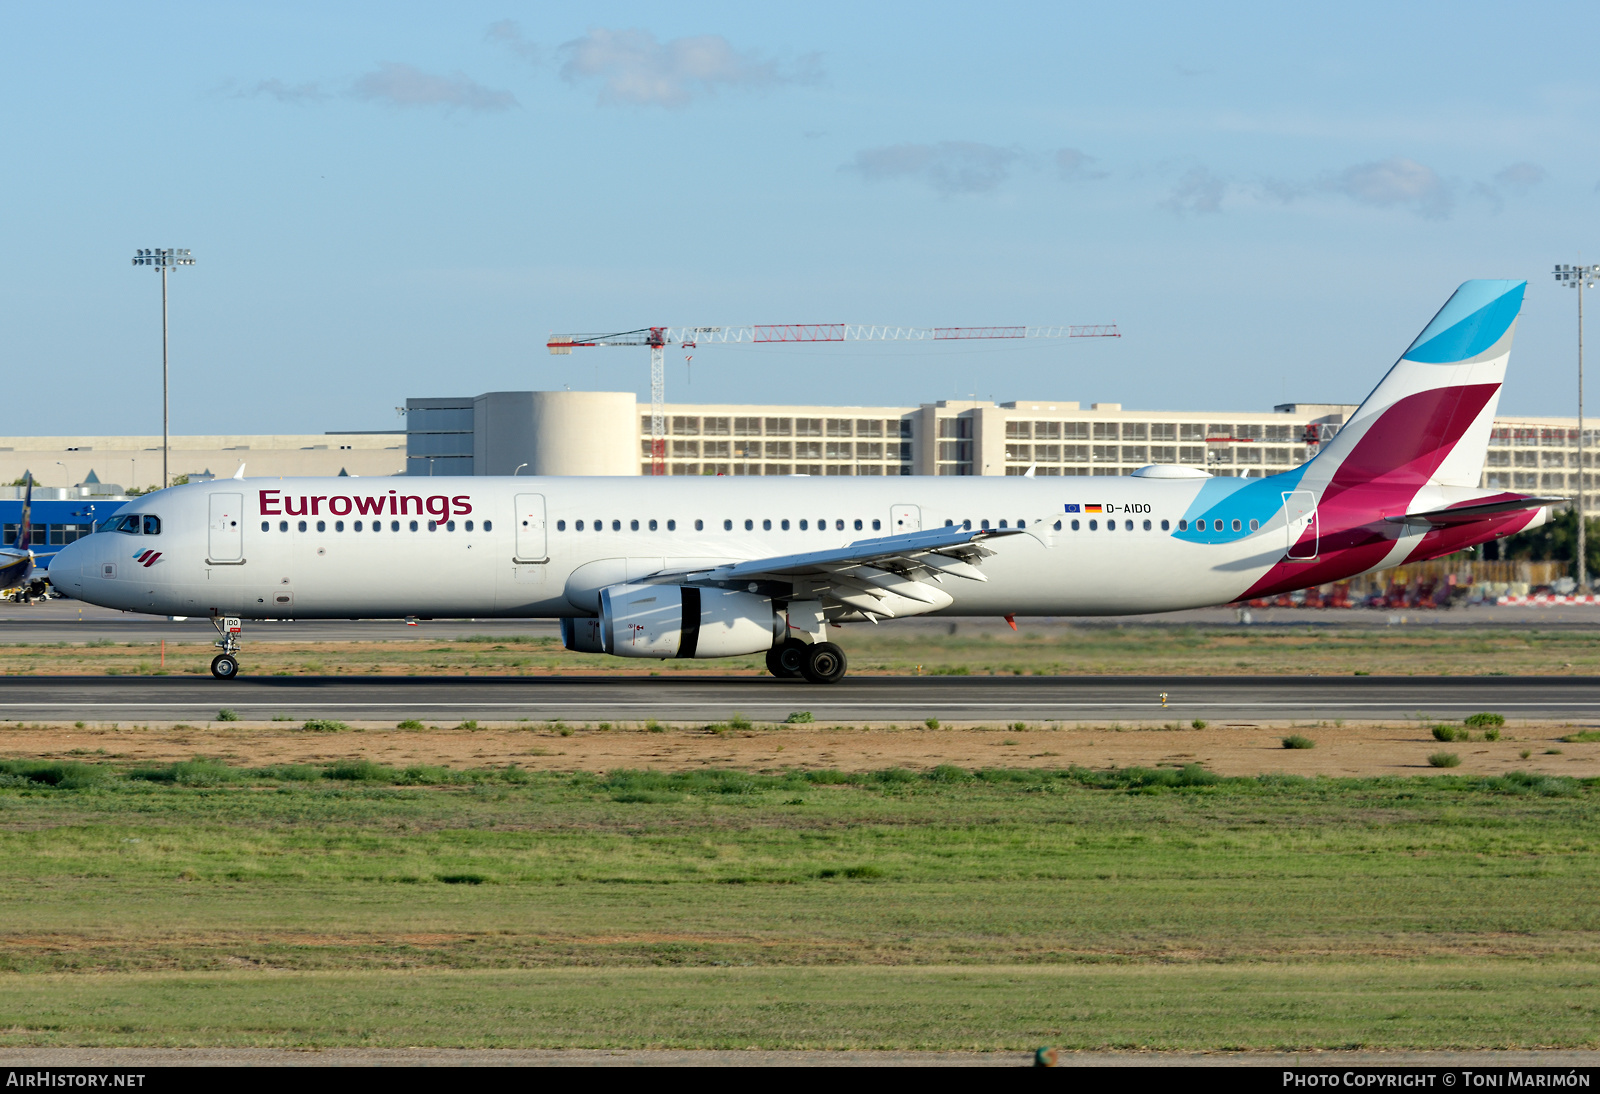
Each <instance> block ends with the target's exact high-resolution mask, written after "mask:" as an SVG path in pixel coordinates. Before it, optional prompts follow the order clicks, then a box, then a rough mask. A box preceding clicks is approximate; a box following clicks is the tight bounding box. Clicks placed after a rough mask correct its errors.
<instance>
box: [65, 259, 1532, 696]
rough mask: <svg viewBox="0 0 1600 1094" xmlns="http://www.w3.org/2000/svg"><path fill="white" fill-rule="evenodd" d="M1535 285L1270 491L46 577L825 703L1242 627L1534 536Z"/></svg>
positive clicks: (719, 499)
mask: <svg viewBox="0 0 1600 1094" xmlns="http://www.w3.org/2000/svg"><path fill="white" fill-rule="evenodd" d="M1525 284H1526V283H1525V282H1521V281H1469V282H1467V283H1466V284H1464V285H1462V286H1461V287H1460V288H1459V289H1457V290H1456V292H1455V293H1454V294H1453V295H1452V296H1451V298H1450V300H1449V302H1448V303H1446V304H1445V306H1444V308H1443V309H1442V310H1441V311H1440V312H1439V314H1438V315H1436V316H1435V317H1434V318H1433V321H1432V322H1431V323H1429V324H1428V326H1427V327H1426V329H1424V330H1423V332H1422V334H1421V335H1419V336H1418V337H1417V339H1416V341H1415V342H1413V343H1412V345H1411V348H1410V349H1408V350H1407V351H1406V352H1405V354H1404V355H1403V356H1402V357H1401V359H1400V360H1399V362H1398V363H1397V364H1395V366H1394V367H1393V368H1391V369H1390V370H1389V372H1388V374H1387V375H1385V376H1384V378H1383V380H1382V382H1380V383H1379V384H1378V387H1377V389H1376V390H1375V391H1373V393H1372V394H1371V395H1370V396H1368V398H1367V400H1366V402H1365V403H1363V404H1362V405H1361V407H1360V409H1359V410H1358V411H1357V412H1356V413H1355V415H1354V416H1353V417H1352V418H1351V420H1350V421H1349V422H1348V423H1347V424H1346V425H1345V426H1344V428H1343V429H1342V430H1341V431H1340V432H1339V433H1338V434H1337V435H1336V436H1335V437H1334V438H1333V439H1332V440H1331V441H1329V442H1328V443H1327V444H1326V445H1324V446H1323V447H1322V450H1321V451H1320V452H1319V453H1318V454H1317V456H1316V457H1315V458H1313V459H1312V460H1311V461H1309V462H1308V463H1306V464H1304V465H1302V466H1300V467H1298V468H1295V469H1294V470H1293V471H1289V472H1286V473H1284V474H1280V475H1274V476H1270V477H1267V478H1250V479H1247V478H1214V477H1211V476H1209V475H1207V474H1206V473H1205V472H1203V471H1199V470H1196V469H1191V468H1184V467H1172V466H1151V467H1146V468H1142V469H1141V470H1140V471H1138V472H1135V473H1134V474H1133V475H1132V476H1129V477H1122V478H1064V477H1052V478H1028V477H1011V478H1003V479H1002V478H947V477H938V478H903V477H898V478H890V477H885V478H826V479H823V478H806V477H799V476H796V477H789V478H781V479H780V478H743V477H738V478H728V477H715V478H702V477H694V478H690V477H682V478H672V477H668V478H543V479H541V478H487V477H485V478H425V479H424V478H392V479H350V478H337V479H270V480H266V479H251V480H242V481H241V480H237V479H233V480H221V481H213V482H205V483H197V484H193V485H188V486H180V487H175V488H172V489H169V490H163V491H160V492H159V493H155V494H150V495H146V496H145V497H142V498H137V499H135V500H134V501H132V502H130V503H128V504H127V505H125V506H124V507H123V508H122V509H121V510H120V511H119V512H118V514H117V515H116V516H115V517H114V518H112V519H111V520H110V521H108V522H107V523H106V524H105V526H104V527H103V528H101V529H100V531H99V533H98V534H96V535H92V536H88V537H85V538H84V539H81V540H79V541H78V542H76V543H73V544H70V545H68V546H67V547H65V548H64V549H62V551H61V552H60V553H59V554H58V555H57V556H56V557H55V559H54V560H53V561H52V562H51V564H50V570H49V574H50V580H51V583H52V584H53V585H55V586H56V587H57V588H58V589H60V590H61V591H63V592H64V593H66V594H67V595H69V596H72V597H76V598H78V599H81V600H85V601H88V602H90V603H93V604H100V605H104V606H106V607H111V608H121V609H125V610H128V611H135V612H148V613H151V614H157V615H207V616H210V617H211V618H212V620H213V622H214V623H215V625H216V626H217V628H218V630H219V632H220V633H221V640H220V641H219V642H218V643H217V645H218V646H220V647H221V649H222V652H221V653H220V654H218V655H217V657H216V659H215V660H214V661H213V662H212V672H213V673H214V674H215V675H216V676H218V677H222V678H228V677H232V676H234V675H235V673H237V671H238V660H237V653H238V649H239V644H240V636H241V632H242V627H241V624H240V620H242V619H319V618H399V617H410V616H415V617H420V618H431V617H441V618H442V617H467V616H475V617H492V616H498V617H503V618H560V619H561V620H562V634H563V636H564V638H565V640H566V644H567V646H568V647H569V648H571V649H575V650H584V651H604V652H606V653H609V654H615V655H617V656H621V657H643V658H668V657H698V658H706V657H728V656H738V655H748V654H752V653H765V654H766V655H767V666H768V668H769V669H770V670H771V671H772V673H773V675H774V676H778V677H804V678H805V679H807V680H810V681H812V682H813V683H830V682H833V681H835V680H838V679H840V678H841V677H842V676H843V675H844V672H845V655H844V652H843V651H842V650H841V649H840V648H839V647H838V646H837V645H836V644H835V643H832V642H829V641H827V635H828V629H829V627H830V626H832V625H835V624H843V623H851V622H865V621H871V622H874V623H876V622H878V621H879V620H888V619H897V618H901V617H904V616H911V615H925V614H930V613H940V614H943V615H952V616H956V615H959V616H974V615H986V616H995V615H1000V616H1017V615H1118V614H1127V613H1136V612H1160V611H1171V610H1175V609H1180V608H1191V607H1200V606H1204V605H1212V604H1226V603H1229V602H1232V601H1236V600H1241V599H1246V598H1250V597H1256V596H1270V595H1275V594H1277V593H1280V592H1285V591H1288V590H1291V589H1299V588H1305V587H1308V586H1312V585H1320V584H1324V583H1326V582H1331V581H1338V580H1342V579H1345V578H1348V577H1351V576H1353V575H1356V574H1361V573H1366V572H1369V571H1372V570H1378V569H1383V568H1386V567H1390V566H1396V565H1398V564H1400V563H1403V562H1408V561H1412V560H1416V559H1426V558H1434V557H1438V556H1440V555H1445V554H1449V553H1451V552H1453V551H1458V550H1461V549H1462V548H1464V547H1468V546H1471V545H1473V544H1477V543H1483V542H1485V541H1487V540H1490V539H1494V538H1498V537H1501V536H1506V535H1510V534H1512V533H1514V532H1520V531H1522V530H1524V529H1527V528H1532V527H1536V526H1537V525H1540V524H1542V523H1544V522H1545V521H1546V520H1547V519H1548V518H1549V512H1550V510H1549V506H1550V505H1552V504H1556V503H1558V502H1559V501H1560V500H1561V499H1557V498H1539V497H1530V496H1527V495H1523V494H1512V493H1506V492H1504V491H1496V490H1484V489H1480V488H1479V487H1478V477H1479V471H1480V469H1481V468H1482V466H1483V462H1484V452H1485V449H1486V447H1487V445H1488V437H1489V430H1490V426H1491V423H1492V422H1493V419H1494V414H1495V408H1496V406H1497V404H1498V402H1499V396H1500V386H1501V383H1502V381H1503V380H1504V377H1505V369H1506V361H1507V358H1508V356H1509V354H1510V349H1511V339H1512V334H1513V332H1514V330H1515V321H1516V317H1517V313H1518V311H1519V310H1520V308H1521V305H1522V296H1523V290H1524V288H1525Z"/></svg>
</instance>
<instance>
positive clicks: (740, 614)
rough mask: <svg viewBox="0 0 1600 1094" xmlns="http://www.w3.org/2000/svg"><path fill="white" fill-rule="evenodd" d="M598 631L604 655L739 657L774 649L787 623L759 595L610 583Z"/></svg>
mask: <svg viewBox="0 0 1600 1094" xmlns="http://www.w3.org/2000/svg"><path fill="white" fill-rule="evenodd" d="M582 622H583V621H582V620H577V621H575V623H577V624H579V625H581V623H582ZM563 629H565V628H563ZM575 629H576V628H575ZM599 631H600V641H601V643H602V644H603V646H604V648H605V652H606V653H611V654H616V655H617V656H619V657H657V658H666V657H734V656H738V655H740V654H747V653H765V652H766V651H767V650H770V649H771V648H772V647H773V646H776V645H778V644H779V643H781V642H782V641H783V640H784V638H785V637H786V631H787V624H786V622H785V619H784V616H783V613H782V612H780V611H779V610H778V608H777V605H775V604H774V603H773V602H772V600H771V598H770V597H765V596H758V595H757V594H755V593H747V592H743V591H740V590H735V589H714V588H702V587H700V586H697V585H610V586H607V587H606V588H604V589H601V590H600V627H599Z"/></svg>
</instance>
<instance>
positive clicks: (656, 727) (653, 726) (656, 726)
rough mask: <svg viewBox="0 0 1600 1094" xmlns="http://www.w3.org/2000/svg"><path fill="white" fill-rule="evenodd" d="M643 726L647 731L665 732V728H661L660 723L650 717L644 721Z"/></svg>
mask: <svg viewBox="0 0 1600 1094" xmlns="http://www.w3.org/2000/svg"><path fill="white" fill-rule="evenodd" d="M644 728H645V730H646V732H649V733H665V732H666V730H665V729H664V728H662V725H661V723H660V722H658V721H656V720H655V719H654V718H651V719H650V720H648V721H647V722H645V724H644Z"/></svg>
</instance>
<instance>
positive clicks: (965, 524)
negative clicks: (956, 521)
mask: <svg viewBox="0 0 1600 1094" xmlns="http://www.w3.org/2000/svg"><path fill="white" fill-rule="evenodd" d="M961 527H962V529H964V530H965V531H968V532H970V531H972V521H970V520H964V521H962V522H961Z"/></svg>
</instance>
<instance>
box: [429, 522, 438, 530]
mask: <svg viewBox="0 0 1600 1094" xmlns="http://www.w3.org/2000/svg"><path fill="white" fill-rule="evenodd" d="M438 530H439V522H438V521H436V520H430V521H429V522H428V531H430V532H437V531H438Z"/></svg>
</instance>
